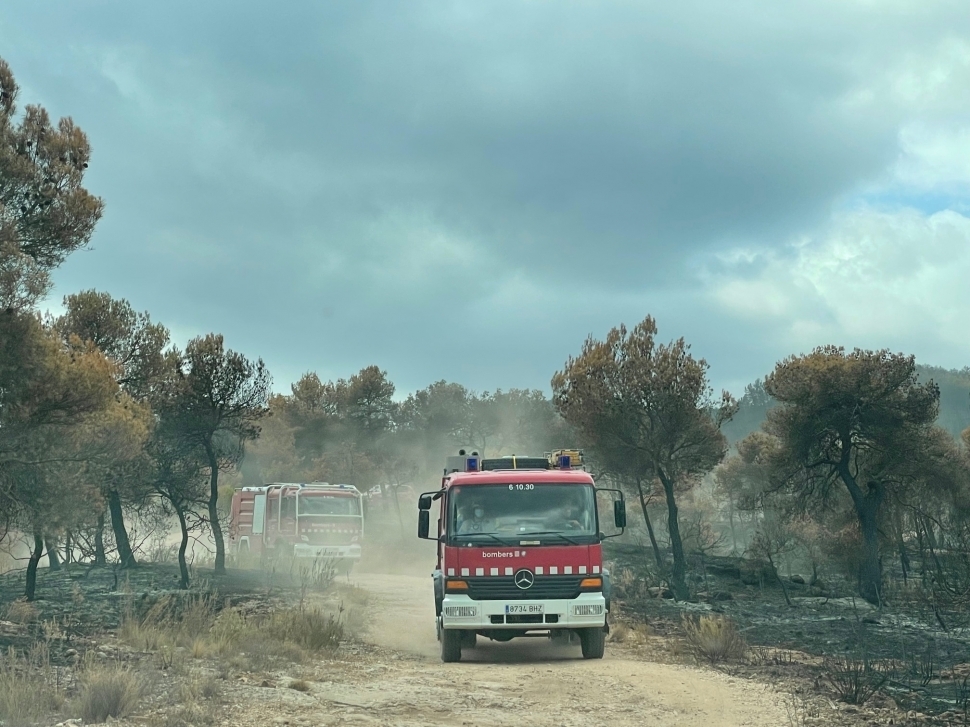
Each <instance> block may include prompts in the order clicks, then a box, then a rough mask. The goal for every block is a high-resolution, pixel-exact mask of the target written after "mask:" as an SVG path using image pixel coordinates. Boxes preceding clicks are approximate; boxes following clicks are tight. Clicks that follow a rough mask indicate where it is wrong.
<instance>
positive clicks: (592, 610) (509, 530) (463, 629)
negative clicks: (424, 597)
mask: <svg viewBox="0 0 970 727" xmlns="http://www.w3.org/2000/svg"><path fill="white" fill-rule="evenodd" d="M597 493H608V496H609V497H610V499H611V500H612V503H613V507H612V512H611V515H612V517H611V520H612V521H613V522H612V525H613V526H614V527H615V528H616V529H617V530H618V531H619V532H616V533H614V534H615V535H618V534H620V533H622V531H623V528H625V527H626V506H625V503H624V500H623V493H622V492H620V491H619V490H614V489H602V488H597V487H596V486H595V484H594V482H593V478H592V477H591V476H590V475H589V473H588V472H586V471H585V468H584V467H583V465H582V455H581V453H580V452H578V451H576V450H571V451H570V450H561V451H559V452H554V453H551V454H549V455H547V456H546V457H503V458H498V459H481V458H480V457H478V456H477V455H476V454H474V453H473V454H472V455H466V454H465V453H464V452H462V453H460V455H459V456H458V457H449V458H448V466H447V467H446V469H445V473H444V477H443V478H442V482H441V488H440V489H438V490H436V491H434V492H426V493H423V494H422V495H421V496H420V498H419V500H418V537H420V538H428V539H432V540H437V541H438V559H437V566H436V568H435V571H434V573H433V578H434V599H435V616H436V627H437V633H438V640H439V641H440V642H441V658H442V660H443V661H446V662H454V661H458V660H460V659H461V654H462V650H463V649H468V648H473V647H474V646H475V643H476V640H477V638H478V637H479V636H481V637H484V638H489V639H493V640H495V641H509V640H511V639H513V638H516V637H520V636H550V637H553V638H555V637H564V636H565V637H568V636H569V635H570V634H575V635H577V636H578V637H579V642H580V645H581V647H582V654H583V657H584V658H586V659H598V658H601V657H602V656H603V651H604V648H605V640H606V633H607V628H608V626H607V615H608V613H609V609H610V583H609V574H608V573H607V572H606V570H605V569H604V568H603V554H602V545H601V544H602V541H603V540H604V539H605V538H607V537H612V536H611V535H607V534H605V533H604V532H603V530H602V527H601V523H600V519H599V513H598V508H597ZM435 502H437V503H438V504H439V508H438V521H437V526H436V527H435V531H434V533H433V534H432V529H431V508H432V506H433V503H435ZM611 529H612V528H611Z"/></svg>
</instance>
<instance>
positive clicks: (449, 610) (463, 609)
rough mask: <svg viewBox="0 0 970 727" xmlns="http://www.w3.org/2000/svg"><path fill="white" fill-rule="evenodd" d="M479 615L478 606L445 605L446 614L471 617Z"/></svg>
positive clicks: (452, 616) (453, 616) (454, 616)
mask: <svg viewBox="0 0 970 727" xmlns="http://www.w3.org/2000/svg"><path fill="white" fill-rule="evenodd" d="M477 615H478V606H445V616H450V617H451V618H471V617H473V616H477Z"/></svg>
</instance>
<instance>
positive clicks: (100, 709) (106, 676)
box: [77, 667, 143, 723]
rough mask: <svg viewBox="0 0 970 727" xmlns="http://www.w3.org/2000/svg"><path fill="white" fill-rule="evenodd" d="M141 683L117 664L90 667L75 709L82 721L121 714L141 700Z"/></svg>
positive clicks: (102, 718)
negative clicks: (114, 665) (115, 665)
mask: <svg viewBox="0 0 970 727" xmlns="http://www.w3.org/2000/svg"><path fill="white" fill-rule="evenodd" d="M142 689H143V685H142V683H141V680H139V679H138V677H137V676H135V675H134V674H132V673H131V672H130V671H128V670H127V669H121V668H119V667H105V668H99V667H92V668H91V669H90V670H89V671H88V672H87V673H86V674H85V676H84V680H83V682H82V686H81V692H80V695H79V696H78V705H77V706H78V711H79V712H80V713H81V718H82V719H83V720H84V721H85V722H94V723H98V722H104V721H105V720H107V719H108V717H115V718H117V717H124V716H126V715H128V714H130V713H131V711H132V710H133V709H134V708H135V707H136V706H137V704H138V701H139V700H140V699H141V694H142Z"/></svg>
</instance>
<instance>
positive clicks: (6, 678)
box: [0, 644, 64, 727]
mask: <svg viewBox="0 0 970 727" xmlns="http://www.w3.org/2000/svg"><path fill="white" fill-rule="evenodd" d="M63 703H64V698H63V695H62V693H61V691H60V690H59V689H58V688H57V679H56V675H55V674H54V672H53V670H52V669H51V666H50V657H49V653H48V651H47V647H46V646H45V645H44V644H37V645H35V646H34V648H33V649H31V651H30V653H29V654H28V655H26V656H20V655H18V654H17V653H16V652H15V651H14V650H13V648H11V649H10V650H9V651H8V652H7V653H6V654H3V655H0V723H2V724H3V725H5V727H20V726H21V725H28V724H35V723H36V722H37V721H39V720H40V719H42V718H44V717H48V716H49V715H51V714H52V713H54V712H56V711H57V710H58V709H59V708H60V707H61V706H62V705H63Z"/></svg>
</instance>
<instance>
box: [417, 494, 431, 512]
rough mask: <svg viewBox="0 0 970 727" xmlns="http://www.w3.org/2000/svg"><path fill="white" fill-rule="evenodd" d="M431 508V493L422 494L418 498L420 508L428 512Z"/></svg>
mask: <svg viewBox="0 0 970 727" xmlns="http://www.w3.org/2000/svg"><path fill="white" fill-rule="evenodd" d="M430 509H431V495H421V497H419V498H418V510H423V511H425V512H427V511H428V510H430Z"/></svg>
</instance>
